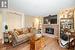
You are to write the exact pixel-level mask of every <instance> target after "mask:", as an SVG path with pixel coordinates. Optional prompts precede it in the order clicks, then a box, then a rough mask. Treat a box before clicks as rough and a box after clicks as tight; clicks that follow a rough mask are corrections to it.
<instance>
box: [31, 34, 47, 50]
mask: <svg viewBox="0 0 75 50" xmlns="http://www.w3.org/2000/svg"><path fill="white" fill-rule="evenodd" d="M45 41H46V39H45V37H44V36H42V37H40V38H39V39H37V40H36V37H35V34H33V35H32V36H31V38H30V50H43V48H44V46H45Z"/></svg>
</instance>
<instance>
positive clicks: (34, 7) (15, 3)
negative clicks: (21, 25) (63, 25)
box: [9, 0, 75, 16]
mask: <svg viewBox="0 0 75 50" xmlns="http://www.w3.org/2000/svg"><path fill="white" fill-rule="evenodd" d="M69 7H75V0H9V8H10V9H16V10H19V11H23V12H24V13H25V15H30V16H46V15H49V14H57V13H58V11H59V9H61V8H69Z"/></svg>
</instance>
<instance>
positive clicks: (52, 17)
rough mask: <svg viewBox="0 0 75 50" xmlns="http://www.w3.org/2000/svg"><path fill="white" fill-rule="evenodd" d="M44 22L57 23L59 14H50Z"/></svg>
mask: <svg viewBox="0 0 75 50" xmlns="http://www.w3.org/2000/svg"><path fill="white" fill-rule="evenodd" d="M43 21H44V24H48V23H49V22H50V24H57V15H49V16H47V17H44V20H43Z"/></svg>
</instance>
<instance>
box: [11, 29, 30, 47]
mask: <svg viewBox="0 0 75 50" xmlns="http://www.w3.org/2000/svg"><path fill="white" fill-rule="evenodd" d="M30 37H31V33H29V32H27V30H26V31H23V29H14V31H13V40H12V45H13V46H16V45H19V44H21V43H23V42H26V41H28V40H29V38H30Z"/></svg>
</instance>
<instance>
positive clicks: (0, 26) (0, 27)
mask: <svg viewBox="0 0 75 50" xmlns="http://www.w3.org/2000/svg"><path fill="white" fill-rule="evenodd" d="M1 38H2V15H1V14H0V39H1Z"/></svg>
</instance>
